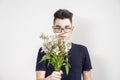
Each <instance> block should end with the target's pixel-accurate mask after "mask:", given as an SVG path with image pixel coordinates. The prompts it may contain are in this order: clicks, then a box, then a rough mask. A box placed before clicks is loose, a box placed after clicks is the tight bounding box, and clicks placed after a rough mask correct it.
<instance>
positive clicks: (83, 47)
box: [72, 43, 87, 50]
mask: <svg viewBox="0 0 120 80" xmlns="http://www.w3.org/2000/svg"><path fill="white" fill-rule="evenodd" d="M72 47H73V48H77V49H78V48H79V49H83V50H86V49H87V47H86V46H85V45H82V44H76V43H72Z"/></svg>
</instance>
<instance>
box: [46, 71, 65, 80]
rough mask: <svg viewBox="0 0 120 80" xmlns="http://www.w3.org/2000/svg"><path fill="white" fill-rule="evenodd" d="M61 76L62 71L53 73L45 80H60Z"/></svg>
mask: <svg viewBox="0 0 120 80" xmlns="http://www.w3.org/2000/svg"><path fill="white" fill-rule="evenodd" d="M61 74H63V72H62V71H60V72H57V71H53V72H52V74H51V75H50V76H48V77H47V78H46V80H61V78H62V76H61Z"/></svg>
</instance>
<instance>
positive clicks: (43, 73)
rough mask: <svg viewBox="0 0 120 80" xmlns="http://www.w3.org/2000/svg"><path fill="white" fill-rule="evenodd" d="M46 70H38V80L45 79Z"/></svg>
mask: <svg viewBox="0 0 120 80" xmlns="http://www.w3.org/2000/svg"><path fill="white" fill-rule="evenodd" d="M45 73H46V72H45V71H36V80H45Z"/></svg>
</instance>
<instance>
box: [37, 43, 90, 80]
mask: <svg viewBox="0 0 120 80" xmlns="http://www.w3.org/2000/svg"><path fill="white" fill-rule="evenodd" d="M41 50H42V49H41V48H40V50H39V52H38V56H37V62H36V71H39V70H43V71H46V75H45V76H49V75H50V74H51V73H52V72H53V71H54V68H53V66H52V65H49V66H48V65H47V62H41V63H39V61H40V60H41V58H42V57H43V56H44V55H45V53H44V52H41ZM69 56H70V57H69V63H70V66H71V67H70V70H69V74H68V75H66V72H65V68H64V67H62V68H61V70H62V71H63V74H62V80H81V74H82V72H83V71H88V70H90V69H92V66H91V61H90V56H89V53H88V50H87V48H86V47H85V46H83V45H78V44H74V43H72V47H71V49H70V50H69Z"/></svg>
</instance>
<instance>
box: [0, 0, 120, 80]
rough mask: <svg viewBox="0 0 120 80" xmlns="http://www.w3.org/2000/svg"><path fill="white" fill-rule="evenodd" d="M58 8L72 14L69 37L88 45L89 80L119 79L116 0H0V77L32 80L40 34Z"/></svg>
mask: <svg viewBox="0 0 120 80" xmlns="http://www.w3.org/2000/svg"><path fill="white" fill-rule="evenodd" d="M60 8H65V9H68V10H70V11H71V12H73V14H74V16H73V25H74V27H75V29H74V32H73V35H72V38H71V40H72V41H73V42H74V43H78V44H83V45H85V46H86V47H87V48H88V50H89V54H90V57H91V61H92V66H93V69H92V78H93V80H120V69H119V67H120V58H119V57H120V0H0V80H35V65H36V57H37V53H38V49H39V48H40V46H41V40H40V38H39V36H40V33H41V32H44V33H46V34H51V33H52V29H51V26H52V24H53V13H54V12H55V11H56V10H58V9H60Z"/></svg>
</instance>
